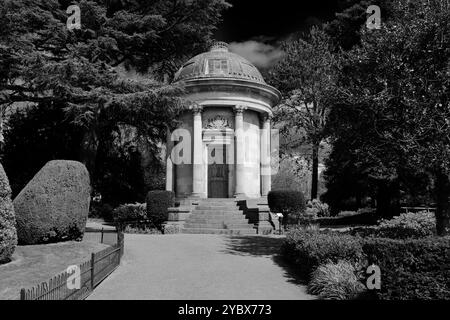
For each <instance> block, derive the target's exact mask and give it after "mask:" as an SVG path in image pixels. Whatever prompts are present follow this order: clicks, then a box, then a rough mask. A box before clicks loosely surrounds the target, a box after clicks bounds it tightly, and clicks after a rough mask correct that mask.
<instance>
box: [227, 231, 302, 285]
mask: <svg viewBox="0 0 450 320" xmlns="http://www.w3.org/2000/svg"><path fill="white" fill-rule="evenodd" d="M284 239H285V238H284V237H270V236H232V237H229V238H227V239H226V241H225V245H226V249H225V250H224V253H227V254H233V255H243V256H254V257H267V258H270V259H271V260H272V261H273V262H274V263H275V264H277V265H278V266H279V267H281V268H282V269H283V271H284V274H283V276H284V277H285V278H286V280H287V281H288V282H291V283H294V284H297V285H305V284H306V283H307V282H306V280H305V279H304V278H303V277H302V276H301V275H300V273H299V272H298V271H297V270H296V268H295V266H294V265H292V264H290V263H289V262H287V261H286V260H285V259H284V258H283V256H282V255H281V246H282V244H283V241H284Z"/></svg>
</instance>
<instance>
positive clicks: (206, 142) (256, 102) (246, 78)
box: [166, 42, 281, 229]
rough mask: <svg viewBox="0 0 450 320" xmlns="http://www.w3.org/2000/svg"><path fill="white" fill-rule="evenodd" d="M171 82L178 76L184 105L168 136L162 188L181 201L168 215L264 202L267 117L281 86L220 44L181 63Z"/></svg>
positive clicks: (268, 180)
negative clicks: (276, 86) (164, 185)
mask: <svg viewBox="0 0 450 320" xmlns="http://www.w3.org/2000/svg"><path fill="white" fill-rule="evenodd" d="M174 82H183V84H184V86H185V88H186V97H185V98H186V100H187V101H189V102H190V103H191V107H190V108H189V110H186V111H185V112H183V113H181V114H180V116H179V120H180V123H181V124H180V127H179V128H178V130H176V131H175V132H174V133H173V134H172V136H171V138H170V139H169V141H168V155H171V156H169V157H168V160H167V177H166V178H167V179H166V189H167V190H170V191H174V192H175V194H176V197H177V199H178V200H179V201H180V203H181V206H180V207H179V208H178V209H177V210H175V209H174V210H171V213H170V214H169V218H170V219H169V220H172V221H180V220H183V217H184V218H188V217H189V216H190V215H192V213H193V210H195V209H196V206H198V207H202V205H205V204H208V205H209V206H206V207H211V208H212V207H217V208H219V207H220V205H221V204H224V206H229V205H236V204H237V203H238V202H240V203H241V204H242V203H243V204H244V207H250V206H252V205H253V206H255V207H256V206H259V205H264V206H267V194H268V192H269V191H270V188H271V165H270V159H271V152H270V148H271V146H270V143H271V130H270V129H271V123H270V121H271V117H272V107H274V106H275V105H276V104H278V102H279V101H280V99H281V94H280V92H279V91H278V90H277V89H275V88H273V87H271V86H270V85H268V84H267V83H266V82H265V81H264V79H263V77H262V75H261V73H260V72H259V71H258V69H257V68H256V67H255V66H254V65H252V64H251V63H250V62H249V61H247V60H246V59H244V58H243V57H241V56H239V55H237V54H234V53H232V52H230V51H229V50H228V45H227V44H226V43H223V42H218V43H216V44H214V45H213V46H212V48H211V49H210V51H208V52H205V53H202V54H200V55H198V56H196V57H194V58H192V59H191V60H189V61H188V62H186V63H185V64H184V65H183V66H182V67H181V68H180V70H179V71H178V72H177V73H176V75H175V79H174ZM180 136H181V137H182V138H180ZM189 146H190V148H189ZM188 149H190V150H188ZM240 207H242V205H241V206H240ZM180 212H182V213H184V215H183V214H181V215H180ZM204 213H206V214H207V212H204ZM244 213H245V212H244ZM250 220H251V219H250ZM253 220H255V219H253ZM256 220H258V219H256ZM255 223H256V225H257V224H258V223H257V222H255ZM188 229H189V228H188ZM192 229H195V228H192Z"/></svg>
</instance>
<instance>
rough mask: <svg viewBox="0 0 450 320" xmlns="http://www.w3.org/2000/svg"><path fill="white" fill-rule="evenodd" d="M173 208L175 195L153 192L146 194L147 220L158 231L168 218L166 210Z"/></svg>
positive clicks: (159, 191) (158, 191) (165, 192)
mask: <svg viewBox="0 0 450 320" xmlns="http://www.w3.org/2000/svg"><path fill="white" fill-rule="evenodd" d="M174 206H175V194H174V193H173V192H172V191H162V190H155V191H150V192H149V193H148V194H147V218H148V219H149V220H150V221H152V222H153V224H154V225H155V226H156V227H157V228H158V229H160V230H162V226H163V223H164V222H166V221H167V220H168V218H169V215H168V210H167V209H168V208H171V207H174Z"/></svg>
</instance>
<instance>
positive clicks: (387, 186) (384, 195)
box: [377, 181, 400, 218]
mask: <svg viewBox="0 0 450 320" xmlns="http://www.w3.org/2000/svg"><path fill="white" fill-rule="evenodd" d="M399 213H400V188H399V184H398V182H396V181H395V182H387V181H382V182H379V183H378V190H377V215H378V216H379V217H382V218H392V217H393V216H395V215H398V214H399Z"/></svg>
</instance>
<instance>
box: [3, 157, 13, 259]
mask: <svg viewBox="0 0 450 320" xmlns="http://www.w3.org/2000/svg"><path fill="white" fill-rule="evenodd" d="M16 245H17V232H16V219H15V214H14V207H13V204H12V201H11V187H10V186H9V181H8V177H7V176H6V173H5V170H4V169H3V166H2V165H1V164H0V263H4V262H8V261H10V259H11V256H12V254H13V253H14V249H15V247H16Z"/></svg>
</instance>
